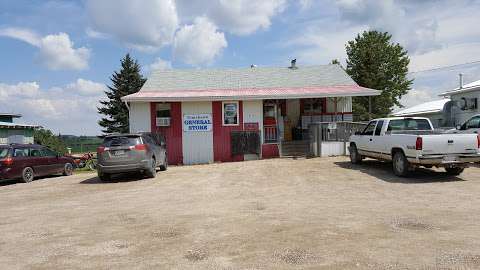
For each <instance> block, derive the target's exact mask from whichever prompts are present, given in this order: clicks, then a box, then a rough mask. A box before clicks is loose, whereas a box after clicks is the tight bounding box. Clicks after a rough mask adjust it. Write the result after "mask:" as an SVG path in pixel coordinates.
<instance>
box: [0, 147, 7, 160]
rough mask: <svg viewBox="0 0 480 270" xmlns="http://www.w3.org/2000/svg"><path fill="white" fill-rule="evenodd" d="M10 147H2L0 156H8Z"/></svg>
mask: <svg viewBox="0 0 480 270" xmlns="http://www.w3.org/2000/svg"><path fill="white" fill-rule="evenodd" d="M8 150H9V148H0V158H4V157H7V155H8Z"/></svg>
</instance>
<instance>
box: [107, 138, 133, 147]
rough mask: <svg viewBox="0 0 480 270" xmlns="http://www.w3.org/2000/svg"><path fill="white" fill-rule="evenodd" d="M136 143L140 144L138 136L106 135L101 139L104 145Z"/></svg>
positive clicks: (131, 144)
mask: <svg viewBox="0 0 480 270" xmlns="http://www.w3.org/2000/svg"><path fill="white" fill-rule="evenodd" d="M137 144H141V141H140V137H108V138H105V139H104V140H103V145H104V146H105V147H110V146H134V145H137Z"/></svg>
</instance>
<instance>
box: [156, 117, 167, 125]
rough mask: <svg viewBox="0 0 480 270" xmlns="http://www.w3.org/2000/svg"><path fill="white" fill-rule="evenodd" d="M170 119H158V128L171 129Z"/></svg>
mask: <svg viewBox="0 0 480 270" xmlns="http://www.w3.org/2000/svg"><path fill="white" fill-rule="evenodd" d="M170 119H171V118H170V117H157V121H156V122H157V127H169V126H170Z"/></svg>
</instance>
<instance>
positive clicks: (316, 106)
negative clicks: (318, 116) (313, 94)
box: [303, 98, 323, 113]
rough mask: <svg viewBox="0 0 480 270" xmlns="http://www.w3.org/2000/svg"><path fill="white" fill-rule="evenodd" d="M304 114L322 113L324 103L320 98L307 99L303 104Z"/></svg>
mask: <svg viewBox="0 0 480 270" xmlns="http://www.w3.org/2000/svg"><path fill="white" fill-rule="evenodd" d="M303 112H304V113H322V112H323V101H322V100H321V99H319V98H314V99H306V100H305V101H304V102H303Z"/></svg>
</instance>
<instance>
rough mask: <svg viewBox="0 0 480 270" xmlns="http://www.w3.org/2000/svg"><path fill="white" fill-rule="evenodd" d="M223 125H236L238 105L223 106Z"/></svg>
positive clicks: (233, 103)
mask: <svg viewBox="0 0 480 270" xmlns="http://www.w3.org/2000/svg"><path fill="white" fill-rule="evenodd" d="M223 124H224V125H238V103H236V102H232V103H224V104H223Z"/></svg>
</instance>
